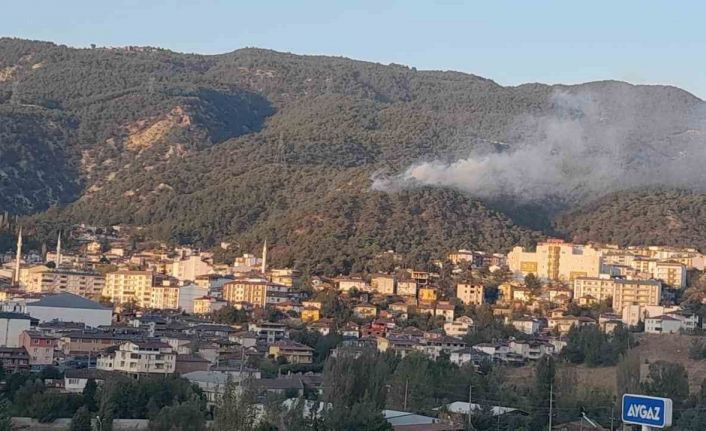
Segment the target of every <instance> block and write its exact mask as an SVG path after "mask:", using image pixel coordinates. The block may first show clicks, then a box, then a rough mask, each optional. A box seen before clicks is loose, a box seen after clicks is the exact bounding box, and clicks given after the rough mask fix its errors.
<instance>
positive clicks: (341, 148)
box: [0, 39, 706, 273]
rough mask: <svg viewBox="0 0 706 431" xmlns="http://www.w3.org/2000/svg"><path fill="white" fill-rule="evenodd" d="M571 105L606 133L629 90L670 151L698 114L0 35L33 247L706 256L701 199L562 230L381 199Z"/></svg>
mask: <svg viewBox="0 0 706 431" xmlns="http://www.w3.org/2000/svg"><path fill="white" fill-rule="evenodd" d="M557 91H561V92H567V93H570V94H575V95H578V96H581V95H582V94H587V93H586V92H590V94H591V96H592V97H593V98H594V99H595V100H598V101H599V102H600V103H601V106H603V107H604V108H605V111H606V115H605V119H604V121H605V122H606V124H608V125H609V124H610V122H611V121H614V119H615V118H618V117H620V115H619V114H620V112H621V109H622V106H624V105H623V104H621V100H622V99H618V98H617V97H618V96H617V95H619V96H620V97H621V98H626V97H627V98H630V99H631V100H634V102H635V103H638V104H640V106H642V107H645V108H646V109H644V110H643V111H640V113H639V115H638V116H637V117H636V119H635V121H634V123H635V125H634V128H635V130H638V131H642V132H640V133H647V132H649V133H650V134H651V135H654V136H655V139H664V140H663V141H662V145H667V144H666V142H669V143H671V144H673V145H678V144H679V142H681V141H678V139H686V138H684V137H683V136H681V135H679V136H677V137H676V138H674V140H673V141H671V140H669V139H668V138H669V137H671V136H672V135H674V134H675V133H677V132H676V131H678V130H681V131H683V130H688V129H689V128H690V127H691V123H689V124H687V123H686V122H687V121H690V120H688V119H690V118H692V117H693V113H694V112H695V111H697V110H700V109H701V108H703V102H702V101H700V100H699V99H697V98H696V97H694V96H692V95H690V94H689V93H687V92H684V91H682V90H680V89H677V88H673V87H661V86H631V85H629V84H625V83H620V82H596V83H589V84H583V85H578V86H547V85H541V84H528V85H522V86H518V87H502V86H500V85H498V84H496V83H495V82H493V81H491V80H488V79H484V78H481V77H478V76H474V75H468V74H462V73H456V72H435V71H431V72H423V71H417V70H415V69H411V68H407V67H403V66H397V65H389V66H385V65H381V64H374V63H366V62H360V61H354V60H349V59H345V58H337V57H336V58H335V57H320V56H297V55H292V54H283V53H278V52H274V51H267V50H261V49H242V50H237V51H234V52H231V53H227V54H223V55H214V56H200V55H191V54H188V55H187V54H179V53H174V52H170V51H166V50H160V49H106V48H95V49H73V48H68V47H65V46H58V45H54V44H51V43H43V42H31V41H24V40H17V39H0V210H1V211H7V212H9V213H10V214H21V215H28V217H27V218H25V219H23V220H22V223H23V225H26V227H27V232H28V235H27V237H28V238H35V239H36V240H37V241H38V242H41V241H43V240H49V239H51V238H54V237H55V236H56V230H57V229H59V228H60V227H62V226H67V225H70V224H74V223H82V222H86V223H91V224H96V225H113V224H131V225H139V226H143V227H144V230H143V231H142V234H143V235H144V236H145V237H149V238H155V239H160V240H167V241H173V242H178V243H190V244H194V245H198V246H205V247H209V246H213V245H215V244H218V243H219V242H220V241H237V242H238V244H239V245H240V246H241V247H242V248H243V249H249V248H256V247H257V244H261V243H262V241H263V240H264V239H267V240H268V242H270V243H271V244H272V251H271V254H272V260H273V263H275V264H278V265H292V264H296V265H297V266H300V267H302V268H304V269H309V270H312V271H317V272H326V273H339V272H349V271H359V270H363V269H365V268H366V266H368V265H370V262H372V261H373V260H374V259H375V257H376V256H378V255H379V254H380V253H382V252H383V251H386V250H396V251H397V252H399V253H401V254H403V255H404V256H406V258H407V259H409V260H410V261H411V262H428V261H429V260H430V259H433V258H438V257H441V256H442V255H443V253H445V252H446V251H448V250H450V249H455V248H469V249H481V250H488V251H498V252H506V251H508V250H509V249H510V248H511V247H512V246H514V245H516V244H521V245H531V244H532V243H533V242H536V241H537V240H538V239H540V238H542V237H543V236H544V235H545V234H547V233H552V234H554V235H557V234H561V235H562V236H565V237H567V239H571V238H572V237H576V238H577V239H579V240H581V241H588V240H593V239H596V240H601V241H606V242H617V243H622V244H626V243H643V242H649V243H659V244H674V245H689V246H697V247H701V248H704V247H706V217H704V215H706V200H705V198H704V195H702V194H698V193H694V192H687V191H684V192H673V191H668V190H667V191H660V192H655V193H651V192H646V191H644V190H641V191H639V192H629V193H626V192H619V193H617V194H615V195H612V196H609V197H606V198H603V199H602V200H600V201H599V202H598V203H595V204H590V205H587V206H586V207H583V208H580V209H577V210H576V211H575V212H570V213H568V214H566V215H562V216H560V217H559V218H557V219H556V222H555V223H554V224H553V222H552V221H553V220H554V216H555V215H556V214H557V212H561V211H564V210H565V209H566V208H564V207H561V206H556V207H552V211H542V210H541V209H542V208H543V207H544V206H543V204H542V203H541V202H540V203H536V204H534V206H520V207H517V206H512V205H505V204H507V202H506V200H504V199H503V198H502V197H498V196H493V197H490V198H489V197H487V196H477V195H474V194H473V193H468V191H467V190H466V191H464V190H465V188H464V187H462V186H459V187H455V186H454V185H453V184H452V185H448V184H445V183H444V186H443V187H438V186H436V185H434V184H433V183H425V184H426V185H423V186H422V185H418V186H414V187H404V188H401V189H399V190H394V191H381V190H374V189H373V188H372V187H371V185H372V178H374V177H375V176H377V175H388V176H395V175H398V174H400V173H403V172H405V170H406V169H408V168H409V167H410V166H412V165H414V164H415V163H418V162H419V161H422V160H424V161H429V160H439V161H442V162H451V161H454V160H457V159H459V158H463V157H468V155H469V154H470V153H471V152H488V151H491V152H492V151H507V148H509V149H510V150H511V149H512V148H514V147H516V146H518V145H520V144H522V143H523V142H524V141H525V138H526V137H527V136H531V135H532V131H531V125H530V126H527V125H526V124H524V123H523V122H518V119H522V118H527V117H531V118H536V117H541V116H543V115H549V114H550V113H554V112H555V111H556V101H555V100H554V99H553V97H552V95H553V94H556V92H557ZM562 112H563V111H562ZM580 114H581V113H580V112H578V113H576V112H574V111H572V110H571V109H567V110H566V112H565V115H568V116H570V117H571V116H574V117H577V118H578V117H580V116H581V115H580ZM562 115H564V114H562ZM660 116H661V117H665V116H666V118H668V119H669V120H670V124H669V126H668V127H667V126H666V125H664V126H663V124H664V121H660V122H657V121H655V118H656V117H660ZM571 118H573V117H571ZM616 121H617V120H616ZM697 132H698V131H697ZM697 132H695V133H697ZM635 133H637V132H635ZM698 133H700V132H698ZM698 133H697V134H698ZM636 137H637V138H639V139H642V138H643V137H642V136H637V135H636ZM500 144H502V145H500ZM652 145H653V146H654V145H655V144H652ZM528 163H537V162H536V161H528ZM503 175H504V174H503V172H499V173H497V175H490V176H489V177H488V178H490V180H493V178H496V177H497V181H504V179H503ZM529 208H532V210H530V209H529ZM568 209H569V210H573V209H575V208H568ZM628 215H629V216H628ZM631 217H632V218H631ZM1 238H2V237H0V241H1ZM11 244H12V243H11V242H10V243H9V244H5V243H3V242H0V247H2V246H6V247H12V245H11Z"/></svg>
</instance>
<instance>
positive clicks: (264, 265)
mask: <svg viewBox="0 0 706 431" xmlns="http://www.w3.org/2000/svg"><path fill="white" fill-rule="evenodd" d="M266 270H267V240H265V243H264V244H263V245H262V270H261V271H262V275H265V271H266Z"/></svg>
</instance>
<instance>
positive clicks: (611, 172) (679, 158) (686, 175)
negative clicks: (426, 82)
mask: <svg viewBox="0 0 706 431" xmlns="http://www.w3.org/2000/svg"><path fill="white" fill-rule="evenodd" d="M623 85H625V86H627V84H623ZM660 88H662V87H660ZM674 91H678V90H675V89H672V92H674ZM665 94H672V93H671V92H668V91H666V90H665ZM677 95H678V96H679V97H683V100H677V101H674V100H659V101H657V102H656V103H655V102H654V99H655V97H654V93H647V94H643V93H638V94H637V95H635V90H634V87H632V86H627V88H623V86H620V85H618V86H617V88H615V89H612V90H611V91H608V92H602V93H601V94H598V95H596V94H595V93H592V92H588V91H581V90H579V91H577V92H573V93H568V92H555V93H554V94H553V95H552V96H551V99H550V102H551V109H550V112H549V114H545V115H541V116H524V117H521V118H517V119H516V121H515V123H514V125H513V127H512V128H511V130H510V133H509V135H508V136H509V137H510V139H509V142H511V143H510V144H508V145H507V149H506V150H503V151H499V152H492V153H487V152H486V153H484V154H481V153H479V152H472V153H471V154H470V155H469V156H468V157H467V158H463V159H460V160H456V161H453V162H450V163H448V162H443V161H438V160H437V161H425V162H420V163H417V164H414V165H412V166H410V167H408V168H407V169H406V170H405V171H404V172H402V173H401V174H399V175H396V176H392V177H389V176H388V177H380V176H378V177H376V178H373V188H374V189H376V190H385V191H395V190H399V189H403V188H411V187H416V186H420V185H433V186H443V187H453V188H457V189H460V190H463V191H466V192H469V193H471V194H473V195H475V196H478V197H481V198H498V197H504V198H513V199H515V200H518V201H536V200H541V199H545V198H550V197H551V198H559V199H561V200H564V201H575V200H584V199H586V198H593V197H597V196H600V195H603V194H607V193H610V192H614V191H618V190H625V189H632V188H636V187H639V186H648V187H652V186H666V187H679V188H687V189H692V190H704V189H706V173H705V172H706V121H704V119H705V118H706V117H705V116H704V115H703V114H704V109H703V106H704V104H703V102H701V101H700V100H698V99H696V98H694V97H693V96H690V95H686V93H682V92H678V93H677ZM648 96H649V97H648ZM687 96H688V97H687ZM665 98H666V96H665ZM650 101H652V102H650ZM677 102H678V103H677ZM673 106H676V107H677V108H674V109H670V107H673Z"/></svg>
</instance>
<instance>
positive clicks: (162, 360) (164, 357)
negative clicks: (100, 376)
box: [96, 340, 177, 374]
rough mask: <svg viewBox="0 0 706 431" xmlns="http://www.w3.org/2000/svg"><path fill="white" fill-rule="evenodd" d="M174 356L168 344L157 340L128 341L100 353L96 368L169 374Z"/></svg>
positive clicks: (171, 371)
mask: <svg viewBox="0 0 706 431" xmlns="http://www.w3.org/2000/svg"><path fill="white" fill-rule="evenodd" d="M111 350H112V351H111ZM176 356H177V355H176V352H174V350H173V349H172V347H171V346H170V345H169V344H167V343H164V342H162V341H159V340H146V341H128V342H126V343H122V344H121V345H120V346H119V347H118V348H117V349H110V350H109V351H108V352H106V353H103V354H101V355H100V356H99V357H98V360H97V362H96V368H98V369H99V370H106V371H121V372H124V373H128V374H171V373H173V372H174V369H175V367H176Z"/></svg>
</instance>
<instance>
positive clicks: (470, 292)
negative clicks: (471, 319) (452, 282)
mask: <svg viewBox="0 0 706 431" xmlns="http://www.w3.org/2000/svg"><path fill="white" fill-rule="evenodd" d="M456 297H457V298H458V299H460V300H461V302H463V303H464V304H466V305H481V304H482V303H483V302H484V300H485V286H483V285H482V284H472V283H458V284H457V285H456Z"/></svg>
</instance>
